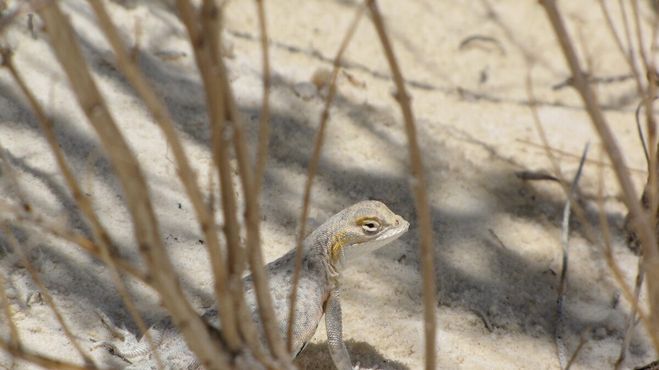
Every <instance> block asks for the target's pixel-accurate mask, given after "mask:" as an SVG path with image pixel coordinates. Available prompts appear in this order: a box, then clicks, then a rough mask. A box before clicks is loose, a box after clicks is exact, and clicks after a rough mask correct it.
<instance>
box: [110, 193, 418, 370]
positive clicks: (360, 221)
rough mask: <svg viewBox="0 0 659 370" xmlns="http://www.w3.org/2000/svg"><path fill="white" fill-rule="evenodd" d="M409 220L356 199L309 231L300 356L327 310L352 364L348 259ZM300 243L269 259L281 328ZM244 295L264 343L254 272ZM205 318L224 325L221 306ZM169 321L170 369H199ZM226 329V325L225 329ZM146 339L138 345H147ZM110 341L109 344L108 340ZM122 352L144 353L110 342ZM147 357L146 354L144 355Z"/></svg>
mask: <svg viewBox="0 0 659 370" xmlns="http://www.w3.org/2000/svg"><path fill="white" fill-rule="evenodd" d="M408 227H409V223H408V222H407V221H405V220H404V219H403V218H402V217H400V216H398V215H396V214H395V213H393V212H392V211H391V210H389V208H387V206H385V205H384V204H383V203H381V202H378V201H363V202H359V203H356V204H354V205H352V206H350V207H348V208H346V209H344V210H342V211H341V212H339V213H337V214H335V215H334V216H332V217H330V218H329V219H328V220H327V221H326V222H325V223H324V224H322V225H321V226H320V227H318V228H317V229H316V230H314V231H313V232H312V233H311V234H309V235H308V236H307V237H306V238H305V239H304V242H303V260H302V261H303V262H302V270H301V273H300V280H299V285H298V299H297V304H296V310H295V311H296V315H295V325H294V326H293V351H292V353H293V354H294V356H297V355H298V354H299V353H300V352H301V351H302V350H303V349H304V346H305V345H306V343H307V342H308V341H309V340H310V339H311V338H312V337H313V335H314V333H315V331H316V328H317V327H318V324H319V323H320V320H321V319H322V317H323V315H324V316H325V323H326V326H327V343H328V346H329V350H330V354H331V357H332V361H333V362H334V364H335V366H336V367H337V368H338V369H339V370H349V369H352V364H351V362H350V356H349V354H348V351H347V349H346V347H345V344H344V342H343V330H342V321H341V316H342V315H341V304H340V295H339V294H340V287H339V278H340V274H341V271H342V269H343V267H344V265H345V263H346V262H347V261H348V260H350V259H352V258H355V257H356V256H359V255H362V254H365V253H367V252H370V251H373V250H375V249H377V248H380V247H382V246H383V245H385V244H387V243H389V242H391V241H393V240H395V239H397V238H398V237H400V236H401V235H402V234H404V233H405V232H406V231H407V229H408ZM294 259H295V249H293V250H291V251H289V252H288V253H286V254H285V255H283V256H282V257H280V258H278V259H277V260H275V261H273V262H271V263H269V264H267V265H266V267H265V268H266V273H267V276H268V283H269V287H270V291H271V294H272V302H273V308H274V310H275V315H276V317H277V321H278V323H279V331H280V333H281V335H282V336H285V335H286V329H287V325H288V311H289V304H290V294H291V285H292V277H293V270H294ZM243 281H244V287H245V293H246V294H245V296H246V300H247V305H248V307H249V309H250V311H251V316H252V319H253V320H254V321H255V322H256V323H258V325H257V327H258V329H259V332H260V337H261V341H262V343H265V336H264V334H263V327H262V325H260V323H259V321H260V317H259V313H258V307H257V302H256V297H255V294H254V285H253V282H252V278H251V276H247V277H245V278H244V280H243ZM203 317H204V319H205V320H206V321H207V322H208V323H209V324H210V325H211V326H213V327H215V328H217V329H220V328H221V326H220V323H219V318H218V316H217V311H216V310H215V309H214V308H211V309H209V310H207V311H206V312H205V313H204V315H203ZM159 326H160V327H161V328H163V327H164V329H163V331H162V333H160V334H157V335H155V337H156V338H158V343H157V348H158V351H159V353H160V354H161V358H162V359H163V360H164V362H165V364H166V366H167V367H168V368H171V369H197V368H200V366H199V364H198V363H197V362H196V360H195V358H194V354H192V352H190V351H189V350H188V348H187V346H186V345H185V342H184V340H183V338H182V337H181V335H180V334H178V331H177V330H176V328H175V327H173V326H172V325H171V323H170V324H165V325H163V324H160V325H159ZM220 330H221V329H220ZM142 342H145V340H144V339H143V340H142V341H141V342H140V345H139V346H146V343H142ZM106 347H110V346H106ZM111 347H112V348H113V349H114V353H115V354H116V355H118V356H119V357H122V358H124V359H127V360H132V359H131V357H132V356H129V355H133V354H136V353H137V354H139V355H141V354H143V352H144V351H143V350H142V349H141V348H139V349H137V350H136V349H133V350H130V351H128V352H121V351H119V350H118V349H116V347H114V346H111ZM143 357H144V356H143ZM151 357H152V356H150V355H149V356H148V358H147V359H145V360H144V361H139V362H135V363H133V364H132V365H130V366H129V367H128V368H127V369H132V370H146V369H155V368H156V367H155V363H154V361H153V359H152V358H151Z"/></svg>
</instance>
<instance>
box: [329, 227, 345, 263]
mask: <svg viewBox="0 0 659 370" xmlns="http://www.w3.org/2000/svg"><path fill="white" fill-rule="evenodd" d="M345 236H346V232H345V231H339V232H337V233H336V234H334V235H333V236H332V241H331V245H330V258H331V260H332V262H337V261H338V260H339V257H341V250H342V249H343V246H344V245H345V242H346V240H345Z"/></svg>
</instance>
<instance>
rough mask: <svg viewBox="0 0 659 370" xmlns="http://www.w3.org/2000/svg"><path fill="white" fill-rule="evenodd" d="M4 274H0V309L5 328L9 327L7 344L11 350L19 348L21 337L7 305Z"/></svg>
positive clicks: (7, 298)
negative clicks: (0, 307) (4, 318)
mask: <svg viewBox="0 0 659 370" xmlns="http://www.w3.org/2000/svg"><path fill="white" fill-rule="evenodd" d="M6 281H7V279H6V278H5V276H4V274H2V273H0V301H2V309H3V310H4V313H5V317H6V319H7V326H9V335H10V336H9V343H8V345H9V346H10V347H12V348H21V337H20V334H19V332H18V328H17V327H16V323H15V322H14V315H13V312H12V310H11V307H10V305H9V303H10V302H9V297H8V296H7V288H6V285H7V284H6Z"/></svg>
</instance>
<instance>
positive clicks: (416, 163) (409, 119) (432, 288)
mask: <svg viewBox="0 0 659 370" xmlns="http://www.w3.org/2000/svg"><path fill="white" fill-rule="evenodd" d="M368 5H369V8H370V11H371V16H372V17H371V19H372V20H373V25H374V26H375V29H376V31H377V33H378V37H379V38H380V42H381V43H382V48H383V49H384V53H385V55H386V57H387V61H388V62H389V68H390V69H391V74H392V75H393V80H394V83H395V84H396V97H397V100H398V103H399V105H400V108H401V111H402V113H403V121H404V122H405V132H406V133H407V141H408V148H409V154H410V164H411V171H412V191H413V193H414V200H415V208H416V211H417V218H418V221H419V234H420V237H421V238H420V244H421V256H420V257H421V272H422V277H423V309H424V331H425V339H426V369H427V370H432V369H435V363H436V356H437V355H436V349H435V342H436V336H435V332H436V319H435V305H436V303H437V300H436V297H435V296H436V294H437V293H436V289H437V288H436V282H435V278H436V275H435V267H434V265H435V263H434V260H435V256H434V253H433V241H432V224H431V220H430V207H429V206H428V196H427V193H426V178H425V173H424V169H423V161H422V158H421V150H420V149H419V144H418V142H417V137H416V127H415V123H414V115H413V113H412V107H411V104H410V97H409V95H408V94H407V91H406V89H405V80H404V79H403V75H402V73H401V71H400V68H399V67H398V62H396V56H395V55H394V51H393V48H392V46H391V42H390V41H389V37H388V36H387V32H386V30H385V26H384V21H383V20H382V15H381V14H380V10H379V9H378V6H377V1H375V0H369V1H368Z"/></svg>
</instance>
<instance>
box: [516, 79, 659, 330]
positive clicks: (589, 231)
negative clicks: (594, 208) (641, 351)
mask: <svg viewBox="0 0 659 370" xmlns="http://www.w3.org/2000/svg"><path fill="white" fill-rule="evenodd" d="M526 90H527V94H528V97H529V101H530V102H531V104H530V105H529V107H530V109H531V115H532V117H533V123H534V124H535V126H536V130H537V131H538V134H539V135H540V138H541V140H542V142H543V146H544V149H545V153H546V155H547V158H549V161H550V163H551V165H552V167H553V170H554V172H555V173H556V174H558V178H559V179H560V180H561V181H559V182H558V183H559V184H560V185H561V187H562V188H563V192H564V194H565V196H566V197H567V196H569V192H570V191H569V189H568V188H567V185H565V184H567V182H566V181H565V178H564V176H563V175H562V172H561V169H560V166H559V164H558V160H557V159H556V157H555V156H554V154H553V152H552V150H551V148H550V146H549V141H548V139H547V135H546V133H545V130H544V128H543V127H542V123H541V122H540V117H539V115H538V112H537V106H536V103H535V102H536V99H535V95H534V93H533V80H532V79H531V71H530V69H529V71H528V74H527V78H526ZM597 163H598V164H599V165H600V167H602V166H604V165H605V163H604V162H603V161H601V160H600V161H597ZM603 199H604V198H603V197H602V196H600V197H599V200H600V201H602V202H603ZM572 206H573V209H572V211H573V212H574V214H575V216H577V218H578V219H579V222H581V225H582V226H583V227H584V232H585V236H586V239H587V240H588V241H589V242H590V243H592V244H599V245H600V246H602V248H603V251H604V256H605V259H606V262H607V265H608V266H609V268H610V269H611V272H612V273H613V277H614V279H615V280H616V282H617V283H618V285H620V288H621V289H622V292H623V296H624V297H625V299H626V300H627V301H628V302H630V303H631V302H633V300H634V295H633V294H632V291H631V289H630V288H629V286H628V285H627V283H626V282H625V279H624V276H623V274H622V272H621V270H620V267H619V266H618V264H617V263H616V261H615V259H613V254H612V252H611V248H610V246H611V238H610V234H609V229H608V220H607V219H606V215H605V214H604V207H603V204H600V228H601V229H602V232H601V234H603V236H604V237H603V238H598V237H596V233H595V231H594V230H593V227H592V226H591V225H590V222H589V221H588V219H587V218H586V215H585V212H584V210H583V208H582V207H581V206H580V205H579V204H578V203H574V204H573V205H572ZM600 239H604V240H603V241H601V240H600ZM639 317H640V318H641V319H642V321H643V322H644V324H645V325H646V327H650V323H649V321H648V320H647V316H646V315H645V314H644V313H643V312H642V311H641V310H639Z"/></svg>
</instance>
